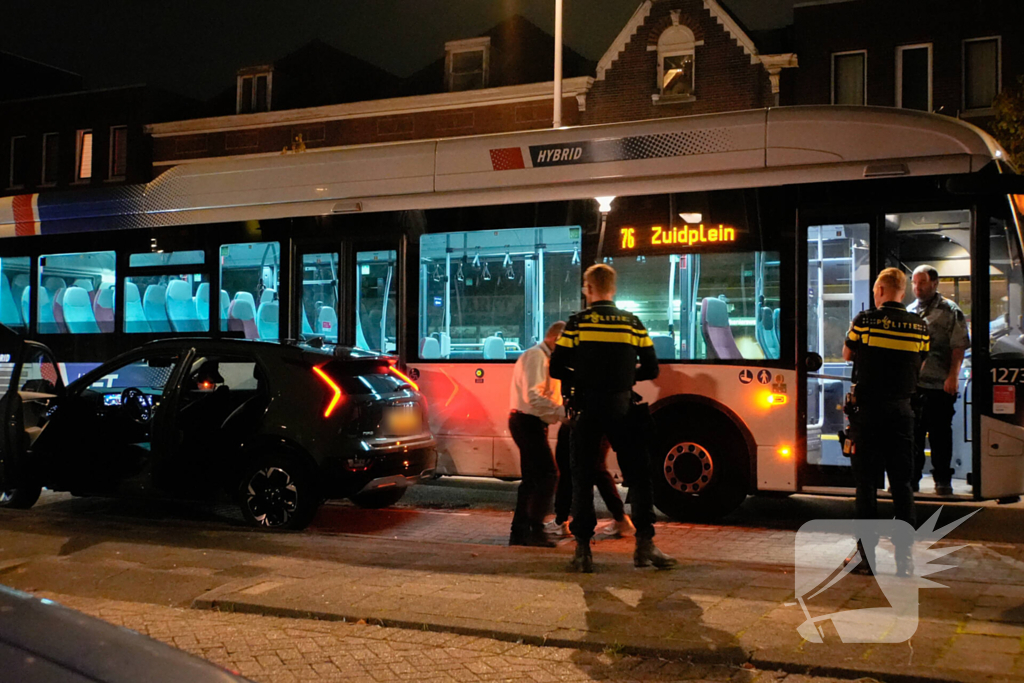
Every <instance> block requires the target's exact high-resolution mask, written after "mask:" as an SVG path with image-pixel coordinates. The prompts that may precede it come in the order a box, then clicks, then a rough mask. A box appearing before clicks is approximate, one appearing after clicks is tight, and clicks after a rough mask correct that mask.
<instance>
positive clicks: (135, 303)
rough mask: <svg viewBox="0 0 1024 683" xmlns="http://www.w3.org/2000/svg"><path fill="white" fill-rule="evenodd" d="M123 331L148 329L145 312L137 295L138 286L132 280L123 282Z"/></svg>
mask: <svg viewBox="0 0 1024 683" xmlns="http://www.w3.org/2000/svg"><path fill="white" fill-rule="evenodd" d="M124 331H125V332H149V331H150V327H149V321H147V320H146V312H145V310H144V309H143V308H142V299H141V298H140V297H139V286H138V285H136V284H135V283H134V282H125V283H124Z"/></svg>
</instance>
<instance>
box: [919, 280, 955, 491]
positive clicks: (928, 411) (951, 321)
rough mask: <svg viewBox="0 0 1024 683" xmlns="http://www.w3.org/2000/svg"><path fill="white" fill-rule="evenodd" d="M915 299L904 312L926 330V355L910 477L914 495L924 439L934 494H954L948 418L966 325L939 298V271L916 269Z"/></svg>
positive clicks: (921, 467) (951, 305)
mask: <svg viewBox="0 0 1024 683" xmlns="http://www.w3.org/2000/svg"><path fill="white" fill-rule="evenodd" d="M912 282H913V286H914V296H915V297H916V300H915V301H914V302H913V303H911V304H910V305H909V306H907V310H908V311H910V312H911V313H915V314H917V315H919V316H921V318H923V319H924V321H925V323H926V324H927V325H928V336H929V337H930V350H929V352H928V358H927V359H926V360H925V362H924V367H923V368H921V376H920V377H919V378H918V380H917V395H916V396H914V413H915V416H916V418H917V422H916V428H915V433H914V478H913V480H912V483H913V485H914V490H915V491H917V490H918V488H919V486H920V482H921V474H922V473H923V472H924V439H925V434H927V435H928V442H929V443H930V444H931V447H932V477H933V480H934V481H935V493H937V494H939V495H940V496H951V495H953V468H952V467H951V466H950V464H951V463H952V460H953V414H954V412H956V407H955V404H956V396H957V388H958V386H959V380H960V366H961V365H962V364H963V362H964V352H965V351H966V350H967V348H968V347H970V345H971V338H970V336H969V334H968V332H967V321H966V319H965V318H964V314H963V311H961V310H960V307H959V306H957V305H956V304H955V303H954V302H952V301H950V300H949V299H946V298H945V297H943V296H942V295H941V294H939V291H938V290H939V271H937V270H935V269H934V268H932V267H931V266H918V267H917V268H915V269H914V275H913V278H912Z"/></svg>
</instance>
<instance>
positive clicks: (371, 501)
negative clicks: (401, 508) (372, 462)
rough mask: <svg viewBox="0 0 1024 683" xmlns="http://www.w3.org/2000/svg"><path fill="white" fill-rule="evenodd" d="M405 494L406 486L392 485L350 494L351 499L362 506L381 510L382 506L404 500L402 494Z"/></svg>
mask: <svg viewBox="0 0 1024 683" xmlns="http://www.w3.org/2000/svg"><path fill="white" fill-rule="evenodd" d="M404 495H405V487H404V486H402V487H399V486H392V487H390V488H386V489H377V490H375V491H364V492H362V493H356V494H354V495H352V496H349V500H351V501H352V502H353V503H355V504H356V505H358V506H359V507H361V508H367V509H369V510H379V509H381V508H388V507H391V506H392V505H394V504H395V503H397V502H398V501H400V500H402V496H404Z"/></svg>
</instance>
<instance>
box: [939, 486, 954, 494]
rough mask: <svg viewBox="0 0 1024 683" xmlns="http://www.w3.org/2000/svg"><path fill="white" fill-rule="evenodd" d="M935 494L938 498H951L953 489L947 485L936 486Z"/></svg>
mask: <svg viewBox="0 0 1024 683" xmlns="http://www.w3.org/2000/svg"><path fill="white" fill-rule="evenodd" d="M935 494H936V495H938V496H952V495H953V487H952V486H950V485H949V484H936V485H935Z"/></svg>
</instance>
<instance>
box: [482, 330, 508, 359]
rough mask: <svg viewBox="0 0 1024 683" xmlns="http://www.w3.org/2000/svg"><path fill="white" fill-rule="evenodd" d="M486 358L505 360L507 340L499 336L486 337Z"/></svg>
mask: <svg viewBox="0 0 1024 683" xmlns="http://www.w3.org/2000/svg"><path fill="white" fill-rule="evenodd" d="M484 360H505V340H504V339H502V338H501V337H498V336H493V337H488V338H487V339H484Z"/></svg>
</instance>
